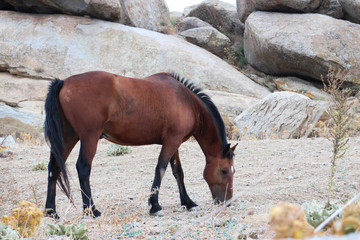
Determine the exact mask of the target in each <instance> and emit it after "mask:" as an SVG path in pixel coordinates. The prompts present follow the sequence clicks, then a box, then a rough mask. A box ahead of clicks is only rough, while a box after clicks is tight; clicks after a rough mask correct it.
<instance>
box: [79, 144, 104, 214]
mask: <svg viewBox="0 0 360 240" xmlns="http://www.w3.org/2000/svg"><path fill="white" fill-rule="evenodd" d="M96 148H97V141H93V143H92V144H90V143H89V141H88V142H84V141H81V146H80V154H79V158H78V160H77V162H76V170H77V172H78V175H79V182H80V188H81V197H82V200H83V208H84V213H85V214H91V215H93V216H94V217H99V216H100V215H101V212H100V211H98V210H97V209H96V208H95V204H94V201H93V199H92V196H91V188H90V173H91V165H92V164H91V163H92V160H93V158H94V156H95V153H96Z"/></svg>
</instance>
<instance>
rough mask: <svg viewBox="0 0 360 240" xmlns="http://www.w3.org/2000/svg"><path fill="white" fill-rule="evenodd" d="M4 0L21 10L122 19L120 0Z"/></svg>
mask: <svg viewBox="0 0 360 240" xmlns="http://www.w3.org/2000/svg"><path fill="white" fill-rule="evenodd" d="M4 2H6V3H7V4H8V5H11V6H12V7H13V8H14V9H15V10H17V11H19V12H29V13H57V14H58V13H64V14H69V15H79V16H84V15H87V16H90V17H94V18H99V19H104V20H108V21H120V18H121V11H122V9H121V5H120V2H119V0H74V1H58V0H32V1H22V0H4ZM0 7H1V5H0ZM4 8H5V6H4ZM5 9H6V8H5Z"/></svg>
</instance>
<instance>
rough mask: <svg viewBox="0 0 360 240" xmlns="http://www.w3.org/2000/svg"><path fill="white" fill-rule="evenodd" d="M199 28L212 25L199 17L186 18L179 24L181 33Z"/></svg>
mask: <svg viewBox="0 0 360 240" xmlns="http://www.w3.org/2000/svg"><path fill="white" fill-rule="evenodd" d="M199 27H211V25H210V24H208V23H207V22H205V21H203V20H201V19H199V18H197V17H185V18H183V19H182V20H180V22H179V23H178V30H179V32H182V31H186V30H188V29H192V28H199Z"/></svg>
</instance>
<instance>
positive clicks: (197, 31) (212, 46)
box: [179, 26, 230, 57]
mask: <svg viewBox="0 0 360 240" xmlns="http://www.w3.org/2000/svg"><path fill="white" fill-rule="evenodd" d="M179 35H180V36H182V37H184V38H185V40H186V41H188V42H191V43H193V44H195V45H197V46H199V47H202V48H204V49H206V50H208V51H209V52H212V53H213V54H215V55H217V56H219V57H223V56H224V55H225V50H224V49H225V48H226V47H228V46H229V45H230V39H229V38H228V37H227V36H225V35H224V34H222V33H221V32H219V31H218V30H216V29H215V28H213V27H211V26H209V27H199V28H192V29H188V30H186V31H183V32H180V33H179Z"/></svg>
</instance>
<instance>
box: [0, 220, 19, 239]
mask: <svg viewBox="0 0 360 240" xmlns="http://www.w3.org/2000/svg"><path fill="white" fill-rule="evenodd" d="M0 239H4V240H17V239H20V237H19V233H18V232H17V231H15V230H12V229H11V227H9V226H8V225H6V224H4V223H1V222H0Z"/></svg>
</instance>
